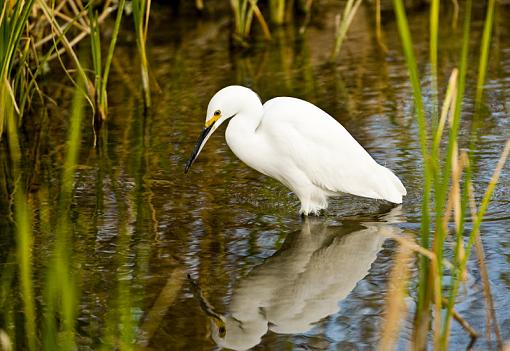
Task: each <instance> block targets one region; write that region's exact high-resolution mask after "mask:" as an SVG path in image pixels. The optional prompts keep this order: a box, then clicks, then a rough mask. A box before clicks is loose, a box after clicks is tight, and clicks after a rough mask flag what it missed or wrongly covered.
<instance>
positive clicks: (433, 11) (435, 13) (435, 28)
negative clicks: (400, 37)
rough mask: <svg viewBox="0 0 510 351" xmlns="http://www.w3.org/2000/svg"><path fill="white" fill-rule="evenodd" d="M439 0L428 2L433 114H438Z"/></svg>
mask: <svg viewBox="0 0 510 351" xmlns="http://www.w3.org/2000/svg"><path fill="white" fill-rule="evenodd" d="M439 2H440V1H439V0H432V1H431V3H430V20H429V22H430V34H429V35H430V41H429V43H430V45H429V52H430V71H431V72H430V73H431V76H432V94H433V95H434V97H433V101H434V105H433V111H432V114H433V116H436V115H437V114H438V111H437V108H438V93H439V92H438V84H437V79H438V77H437V43H438V32H439V5H440V3H439Z"/></svg>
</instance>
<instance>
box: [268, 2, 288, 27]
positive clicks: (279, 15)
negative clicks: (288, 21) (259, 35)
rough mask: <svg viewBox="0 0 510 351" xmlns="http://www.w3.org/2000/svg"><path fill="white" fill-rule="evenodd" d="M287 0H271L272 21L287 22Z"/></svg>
mask: <svg viewBox="0 0 510 351" xmlns="http://www.w3.org/2000/svg"><path fill="white" fill-rule="evenodd" d="M287 2H290V1H287V0H269V13H270V15H271V21H272V22H273V23H275V24H283V23H285V9H286V8H287V5H288V4H287Z"/></svg>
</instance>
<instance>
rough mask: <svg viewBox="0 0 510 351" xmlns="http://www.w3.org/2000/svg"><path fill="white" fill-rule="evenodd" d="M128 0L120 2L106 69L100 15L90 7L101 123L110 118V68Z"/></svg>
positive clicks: (97, 102) (94, 67) (98, 110)
mask: <svg viewBox="0 0 510 351" xmlns="http://www.w3.org/2000/svg"><path fill="white" fill-rule="evenodd" d="M125 4H126V0H120V1H119V4H118V7H117V16H116V18H115V24H114V26H113V32H112V36H111V39H110V45H109V46H108V52H107V55H106V60H105V63H104V68H103V65H102V62H101V38H100V28H99V18H98V17H99V15H98V13H97V12H95V13H93V11H92V7H91V6H89V11H88V13H89V21H90V24H91V26H90V42H91V45H90V46H91V51H92V63H93V69H94V73H95V79H94V82H95V84H94V85H95V88H96V89H95V103H96V106H97V109H96V110H97V113H98V114H99V118H100V120H101V121H105V120H106V119H107V116H108V96H107V87H108V77H109V76H110V66H111V63H112V58H113V54H114V52H115V45H116V43H117V38H118V36H119V30H120V24H121V21H122V16H123V13H124V7H125Z"/></svg>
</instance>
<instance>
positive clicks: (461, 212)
mask: <svg viewBox="0 0 510 351" xmlns="http://www.w3.org/2000/svg"><path fill="white" fill-rule="evenodd" d="M438 6H439V4H438V2H436V1H433V2H432V3H431V17H430V26H431V31H430V33H431V37H430V50H431V52H430V61H431V67H432V71H433V74H434V75H435V76H436V75H437V35H438V30H437V27H438V23H439V18H438V17H439V7H438ZM394 8H395V14H396V17H397V24H398V29H399V33H400V37H401V41H402V46H403V51H404V54H405V58H406V62H407V66H408V71H409V77H410V82H411V85H412V89H413V96H414V103H415V111H416V118H417V121H418V127H419V137H420V145H421V152H422V158H423V162H424V171H423V179H424V180H423V181H424V190H423V200H422V221H421V231H420V245H421V246H422V247H423V248H424V249H430V250H431V251H432V252H433V254H434V258H435V261H436V262H437V264H436V265H434V266H433V265H431V262H432V261H431V260H430V259H429V258H427V257H425V256H424V255H421V256H420V259H419V278H418V297H417V308H416V313H415V318H414V330H413V332H414V337H413V343H414V346H413V347H414V348H417V349H424V348H425V346H426V343H427V335H428V331H429V325H430V320H431V318H432V314H431V311H430V309H431V307H432V306H433V307H434V311H435V312H434V314H433V315H434V319H433V327H432V330H433V340H434V342H433V343H434V348H435V349H437V350H445V349H447V348H448V336H449V333H450V328H451V319H452V318H456V319H457V320H459V319H461V317H460V316H458V314H456V312H455V310H454V306H455V301H456V297H457V293H458V287H459V285H460V283H461V282H462V280H463V279H464V278H463V277H464V276H465V271H466V265H467V259H468V257H469V255H470V252H471V248H472V246H473V244H475V243H476V242H477V241H478V240H479V234H480V233H479V228H480V224H481V223H482V221H483V216H484V214H485V210H486V208H487V206H488V203H489V201H490V198H491V196H492V193H493V191H494V187H495V186H496V184H497V181H498V177H499V174H500V171H501V168H502V167H503V164H504V162H505V160H506V158H507V157H508V153H509V151H510V141H508V142H507V144H506V146H505V148H504V151H503V153H502V155H501V158H500V160H499V162H498V165H497V167H496V169H495V170H494V173H493V177H492V179H491V181H490V183H489V184H488V186H487V190H486V191H485V194H484V196H483V198H482V201H481V204H480V208H479V209H478V210H477V209H476V205H475V204H474V200H472V199H473V194H472V191H473V190H472V179H471V168H472V166H473V165H472V164H470V162H469V159H468V157H467V154H466V153H460V152H459V149H458V135H459V128H460V117H461V112H462V102H463V100H464V97H465V80H466V74H467V69H468V60H467V58H468V48H469V40H470V32H471V1H470V0H468V1H467V2H466V4H465V13H464V25H463V32H462V33H463V34H462V35H463V38H462V49H461V55H460V66H459V70H458V71H457V70H454V71H453V72H452V75H451V78H450V82H449V85H448V89H447V92H446V95H445V98H444V102H443V105H442V110H441V114H440V117H439V118H436V120H437V121H438V122H437V123H436V124H433V125H432V126H429V125H428V123H427V121H426V118H425V108H424V104H423V93H422V91H421V83H420V78H419V74H418V68H417V61H416V58H415V56H414V50H413V44H412V39H411V35H410V31H409V26H408V22H407V17H406V11H405V8H404V5H403V2H402V1H401V0H394ZM491 13H492V12H491V10H490V7H489V10H488V14H487V17H486V26H485V30H484V33H489V34H486V35H484V37H483V43H482V53H481V58H480V68H479V79H478V86H483V82H484V76H483V74H484V72H485V69H486V64H487V57H488V49H489V46H488V44H487V42H488V40H489V36H490V29H488V28H490V27H491V26H492V25H491V24H490V22H492V18H491ZM487 23H489V24H487ZM433 79H437V77H434V78H433ZM433 84H435V83H433ZM477 96H479V93H477ZM433 113H434V111H433ZM447 121H448V125H449V128H448V142H447V146H446V148H447V152H446V155H444V156H442V155H441V153H440V142H441V139H442V135H443V132H444V131H445V124H446V123H447ZM430 139H432V140H433V143H432V146H430V145H429V142H428V141H429V140H430ZM473 146H474V145H473V144H472V147H473ZM463 175H464V177H463ZM432 190H433V196H432V195H431V191H432ZM431 206H433V208H434V213H435V218H434V227H433V228H432V227H431V223H430V222H431V221H430V218H431V217H430V207H431ZM469 208H471V210H470V212H471V216H472V217H473V225H472V228H471V231H470V234H469V236H468V239H467V244H466V245H465V244H464V232H465V231H466V228H465V222H466V216H467V210H468V209H469ZM452 218H453V219H452ZM452 220H453V223H454V227H455V236H456V247H455V257H454V261H453V266H451V267H448V269H449V270H451V271H453V275H454V277H455V279H454V281H453V283H452V284H451V285H450V286H445V285H444V283H443V277H444V274H445V269H446V267H445V265H444V264H443V262H444V260H445V257H444V246H445V242H446V239H447V235H448V223H450V221H452ZM477 249H478V250H479V255H478V256H479V257H483V251H480V250H482V247H481V245H477ZM481 270H482V271H483V270H484V263H483V261H481ZM482 275H483V274H482ZM434 281H437V282H438V284H439V286H437V287H436V286H435V285H436V284H430V282H434ZM484 284H485V286H484V289H485V291H486V292H488V294H486V298H487V304H488V306H489V308H488V314H489V315H491V317H490V318H491V320H492V321H493V322H494V323H492V325H493V328H494V331H495V334H496V335H498V334H499V332H498V327H497V322H496V321H495V318H494V315H493V313H492V312H491V311H490V310H491V302H490V301H491V297H490V286H488V285H487V284H488V280H487V279H485V280H484ZM445 291H446V293H445ZM446 296H447V297H446ZM443 309H444V310H445V317H444V318H440V316H441V315H442V310H443ZM461 324H462V325H463V326H464V327H465V329H466V330H467V331H468V332H469V330H470V328H469V327H468V326H467V327H466V325H467V322H465V321H463V322H462V323H461ZM470 334H472V333H470ZM471 336H472V343H473V342H474V339H473V338H474V337H476V335H471Z"/></svg>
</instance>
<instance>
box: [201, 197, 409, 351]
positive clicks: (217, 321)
mask: <svg viewBox="0 0 510 351" xmlns="http://www.w3.org/2000/svg"><path fill="white" fill-rule="evenodd" d="M399 207H400V206H399ZM399 207H396V208H394V209H393V210H391V211H390V212H389V213H388V214H386V215H385V216H384V218H383V221H384V222H354V221H352V222H349V224H348V225H345V226H343V225H342V226H330V225H328V223H327V222H325V221H323V220H322V219H319V218H313V219H307V220H306V221H305V222H304V223H303V226H302V228H301V231H299V232H297V233H292V234H290V235H287V237H286V239H285V243H283V245H282V246H281V248H280V249H279V250H278V252H277V253H275V254H274V255H273V256H271V257H269V258H267V259H265V260H264V262H263V263H262V264H261V265H259V266H256V267H255V268H253V269H252V270H251V271H250V272H249V273H248V274H247V275H246V276H244V277H242V278H241V279H240V280H239V281H238V282H237V284H236V287H235V289H234V290H233V291H232V294H231V295H230V302H229V304H228V307H227V308H226V310H227V313H225V314H222V313H219V312H218V311H217V310H216V309H215V308H214V307H213V305H212V304H211V303H210V302H209V301H208V300H207V298H206V297H205V296H204V295H203V293H202V292H201V290H200V287H199V286H198V285H197V284H196V283H195V282H194V281H191V283H192V287H193V292H194V295H195V296H196V297H197V298H198V299H199V301H200V305H201V307H202V309H203V311H204V312H205V313H206V314H207V316H208V318H209V320H210V325H211V331H212V332H211V336H212V338H213V340H214V341H215V342H216V343H217V344H218V346H220V347H222V348H227V349H233V350H248V349H251V348H252V347H254V346H255V345H257V344H259V343H260V341H261V338H262V337H263V336H264V335H265V334H266V333H267V332H268V330H271V331H273V332H275V333H279V334H297V333H305V332H307V331H308V330H310V329H312V328H313V326H314V325H315V323H317V322H318V321H320V320H322V319H324V318H325V317H327V316H329V315H332V314H334V313H337V312H338V310H339V309H340V305H339V301H340V300H343V299H345V298H346V297H347V296H348V295H349V294H350V292H351V291H352V289H354V287H355V286H356V284H357V283H358V282H359V281H360V280H361V279H363V278H364V277H365V276H366V275H367V273H368V271H369V269H370V267H371V265H372V263H373V262H374V261H375V259H376V258H377V254H378V252H379V251H380V250H381V249H382V245H383V243H384V241H385V239H386V237H387V236H394V235H398V234H399V233H400V232H401V229H400V228H399V227H397V226H395V225H392V223H394V222H398V221H400V218H401V209H400V208H399Z"/></svg>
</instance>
